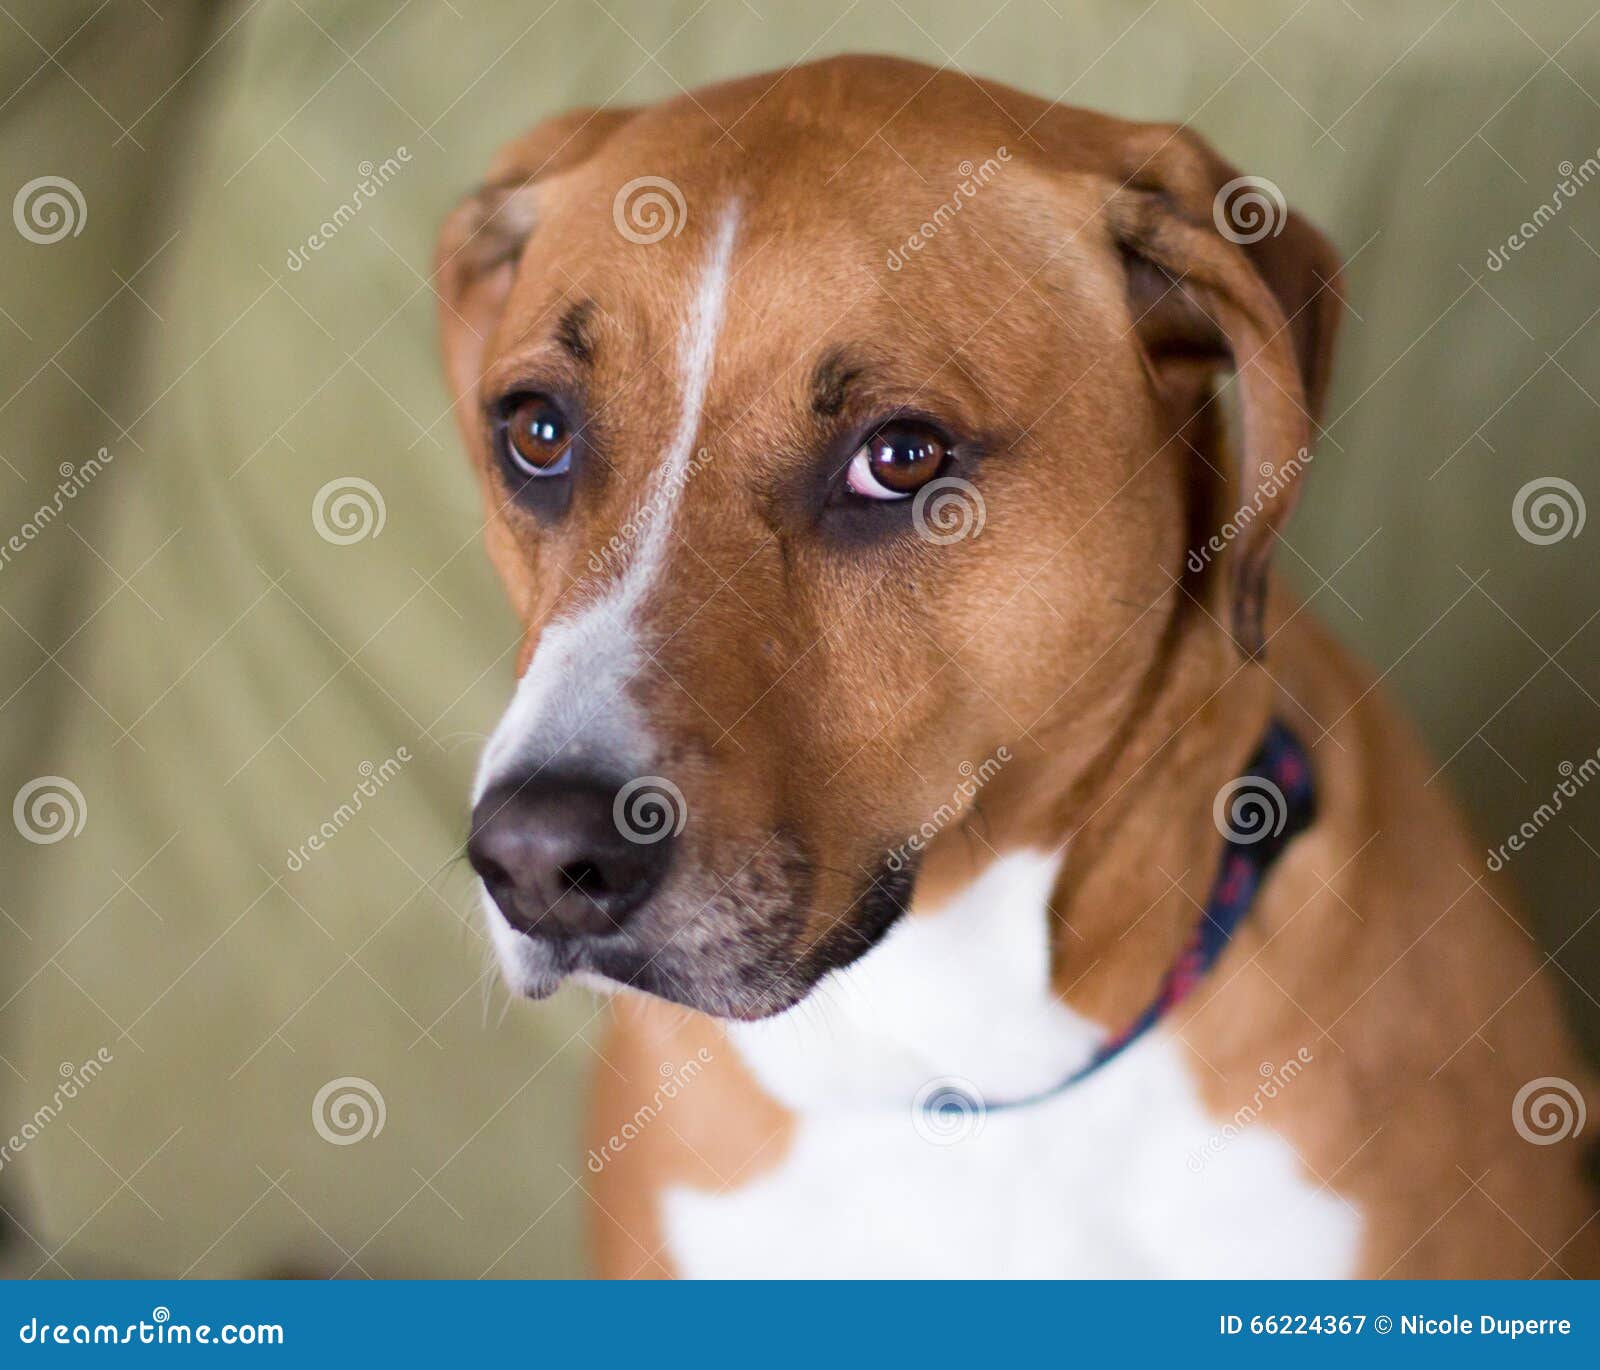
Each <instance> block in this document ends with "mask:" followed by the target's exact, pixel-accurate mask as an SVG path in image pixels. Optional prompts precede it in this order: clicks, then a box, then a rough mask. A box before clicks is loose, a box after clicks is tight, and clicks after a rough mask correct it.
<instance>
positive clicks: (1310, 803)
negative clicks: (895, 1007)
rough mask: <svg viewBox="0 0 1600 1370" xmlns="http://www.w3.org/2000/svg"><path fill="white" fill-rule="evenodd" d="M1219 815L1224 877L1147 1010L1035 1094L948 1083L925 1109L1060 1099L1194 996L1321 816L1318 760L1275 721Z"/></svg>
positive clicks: (1224, 793) (1218, 804) (1228, 789)
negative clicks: (992, 1095) (978, 1094)
mask: <svg viewBox="0 0 1600 1370" xmlns="http://www.w3.org/2000/svg"><path fill="white" fill-rule="evenodd" d="M1211 816H1212V819H1213V820H1214V821H1215V823H1216V825H1217V827H1218V828H1219V829H1220V830H1221V832H1222V837H1223V847H1222V860H1221V863H1220V865H1219V867H1218V869H1217V877H1216V879H1215V880H1214V881H1213V882H1212V885H1211V894H1210V897H1209V898H1208V899H1207V900H1206V906H1205V910H1204V912H1203V913H1202V915H1201V918H1200V921H1199V923H1198V925H1197V926H1196V927H1195V930H1194V932H1193V933H1192V934H1191V936H1190V938H1189V941H1188V944H1187V945H1186V946H1185V947H1184V949H1183V951H1182V952H1181V953H1179V955H1178V958H1177V959H1176V960H1175V961H1174V962H1173V963H1172V965H1170V966H1169V967H1168V968H1167V972H1166V974H1165V975H1164V976H1163V977H1162V979H1161V987H1160V989H1159V990H1158V991H1157V992H1156V996H1155V998H1154V999H1153V1000H1151V1002H1150V1004H1149V1005H1148V1007H1146V1008H1145V1010H1144V1012H1143V1013H1141V1014H1140V1015H1139V1016H1138V1017H1137V1018H1135V1019H1134V1020H1133V1021H1132V1022H1131V1023H1129V1024H1128V1025H1127V1026H1126V1027H1124V1028H1123V1029H1122V1030H1121V1031H1120V1032H1118V1033H1117V1034H1116V1036H1114V1037H1112V1038H1111V1039H1110V1040H1108V1041H1106V1042H1103V1043H1102V1044H1101V1045H1100V1046H1099V1047H1098V1048H1096V1050H1095V1053H1094V1055H1092V1056H1091V1057H1090V1058H1089V1059H1088V1060H1087V1061H1086V1062H1085V1063H1084V1064H1083V1065H1081V1066H1079V1067H1078V1069H1076V1070H1074V1071H1073V1072H1072V1073H1071V1074H1070V1075H1068V1076H1067V1077H1066V1078H1065V1079H1064V1080H1061V1081H1060V1082H1059V1083H1057V1084H1054V1085H1051V1086H1049V1087H1048V1088H1046V1089H1043V1090H1040V1091H1039V1092H1037V1093H1035V1094H1027V1095H1024V1096H1022V1097H1021V1098H1017V1099H1001V1100H998V1101H997V1100H991V1099H978V1100H974V1099H968V1098H966V1097H965V1096H964V1095H963V1094H960V1093H959V1092H957V1091H954V1090H952V1089H950V1088H949V1087H948V1086H946V1087H945V1088H944V1089H942V1090H940V1091H938V1092H936V1093H935V1094H933V1095H932V1096H931V1097H930V1098H929V1099H928V1101H927V1103H926V1104H925V1105H924V1111H925V1112H928V1113H934V1114H944V1113H947V1112H952V1111H955V1112H962V1113H969V1112H973V1111H979V1112H986V1113H994V1112H998V1111H1001V1110H1004V1109H1013V1108H1028V1107H1030V1106H1032V1105H1033V1104H1038V1103H1043V1102H1044V1101H1045V1100H1046V1099H1053V1098H1054V1097H1055V1096H1056V1095H1058V1094H1061V1093H1064V1092H1065V1091H1066V1090H1068V1089H1071V1088H1072V1086H1073V1085H1075V1084H1077V1083H1078V1082H1079V1081H1081V1080H1083V1079H1086V1078H1087V1077H1088V1076H1090V1075H1093V1074H1094V1072H1095V1071H1097V1070H1099V1069H1100V1068H1101V1067H1102V1066H1105V1065H1107V1064H1109V1063H1110V1062H1111V1061H1113V1060H1115V1059H1116V1058H1117V1057H1118V1056H1120V1055H1121V1054H1122V1053H1123V1052H1124V1051H1126V1050H1127V1049H1128V1048H1129V1047H1130V1046H1132V1045H1133V1043H1135V1042H1136V1041H1138V1040H1139V1038H1140V1037H1142V1036H1144V1034H1145V1033H1147V1032H1148V1031H1150V1029H1151V1028H1153V1027H1154V1026H1155V1025H1156V1024H1157V1023H1158V1022H1160V1021H1161V1019H1162V1018H1164V1017H1165V1016H1166V1015H1167V1014H1168V1013H1170V1012H1171V1011H1172V1010H1173V1009H1174V1008H1175V1007H1177V1005H1179V1004H1181V1003H1182V1002H1183V1001H1184V1000H1185V999H1186V998H1188V996H1189V994H1190V992H1191V991H1192V990H1193V989H1194V987H1195V986H1196V985H1198V984H1199V983H1200V981H1201V980H1202V979H1203V978H1204V977H1205V975H1206V972H1207V971H1209V970H1210V969H1211V967H1212V966H1214V965H1215V964H1216V963H1217V960H1218V958H1219V957H1220V956H1221V955H1222V953H1223V952H1224V951H1225V950H1226V949H1227V946H1228V943H1229V942H1231V941H1232V940H1233V934H1234V930H1235V929H1236V928H1237V927H1238V926H1239V924H1240V923H1242V922H1243V921H1244V919H1245V916H1246V915H1247V914H1248V913H1249V912H1250V909H1251V907H1252V906H1253V905H1254V903H1255V899H1256V893H1257V892H1258V891H1259V890H1260V888H1261V885H1262V882H1263V881H1264V880H1265V879H1266V877H1267V872H1268V871H1270V870H1271V869H1272V867H1273V865H1274V864H1275V863H1276V862H1277V860H1278V858H1279V857H1280V856H1281V855H1282V854H1283V852H1284V849H1285V848H1286V847H1287V846H1288V845H1289V843H1290V842H1292V841H1293V840H1294V839H1295V838H1296V837H1298V836H1299V835H1300V834H1301V833H1302V832H1303V831H1305V829H1306V828H1307V827H1309V826H1310V824H1311V822H1312V820H1313V819H1314V818H1315V817H1316V796H1315V793H1314V791H1313V788H1312V783H1311V762H1310V760H1309V758H1308V757H1307V756H1306V751H1305V748H1304V747H1303V746H1301V744H1300V740H1299V739H1298V738H1297V737H1295V735H1294V734H1293V733H1292V732H1290V731H1289V729H1288V728H1287V727H1286V726H1284V724H1282V723H1280V722H1278V721H1277V720H1274V721H1273V722H1272V723H1271V724H1270V725H1269V727H1268V728H1267V733H1266V736H1265V737H1264V738H1263V739H1262V741H1261V745H1260V747H1259V748H1257V750H1256V754H1255V756H1254V757H1253V758H1252V759H1251V761H1250V765H1249V766H1248V768H1246V770H1245V772H1244V774H1243V775H1240V776H1238V777H1237V778H1235V779H1233V780H1230V781H1229V782H1228V783H1227V784H1226V785H1224V786H1223V787H1222V788H1221V789H1220V790H1218V791H1217V797H1216V801H1215V803H1214V804H1213V805H1212V809H1211Z"/></svg>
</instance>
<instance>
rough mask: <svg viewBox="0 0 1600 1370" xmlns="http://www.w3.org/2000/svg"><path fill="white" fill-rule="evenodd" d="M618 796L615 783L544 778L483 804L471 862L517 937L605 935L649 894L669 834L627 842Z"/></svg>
mask: <svg viewBox="0 0 1600 1370" xmlns="http://www.w3.org/2000/svg"><path fill="white" fill-rule="evenodd" d="M616 797H617V786H615V785H608V784H605V783H603V782H601V781H598V780H594V779H590V778H588V777H572V776H559V775H551V776H547V775H543V774H541V775H537V776H535V777H533V778H532V779H528V780H522V781H511V782H507V783H502V784H499V785H496V786H494V787H493V788H492V789H490V790H489V791H488V792H487V793H485V794H484V796H483V798H482V799H480V800H479V801H478V803H477V807H476V808H474V809H473V811H472V836H471V837H470V838H469V839H468V841H467V857H468V859H469V860H470V861H471V862H472V868H473V870H475V871H477V873H478V876H479V878H480V879H481V880H482V881H483V883H484V886H485V888H487V889H488V891H489V894H490V896H491V897H492V898H493V899H494V902H495V903H496V904H497V905H499V908H500V912H501V913H503V914H504V915H505V917H506V921H507V922H508V923H510V924H511V926H512V927H514V928H516V929H517V931H518V932H525V933H528V934H529V935H531V936H538V937H548V938H552V939H566V938H575V937H596V936H600V935H602V934H604V933H608V932H613V931H615V930H616V929H617V928H619V927H620V926H621V925H622V922H623V920H624V919H625V918H626V917H627V916H628V915H629V914H630V913H631V912H632V911H633V910H634V909H636V908H638V907H639V905H640V904H642V903H644V901H645V900H646V899H648V898H649V897H650V895H651V893H652V892H653V891H654V890H655V888H656V886H657V885H658V884H659V883H660V881H661V877H662V875H663V874H664V873H665V871H666V868H667V857H668V848H669V847H670V846H671V841H672V839H671V835H670V834H668V833H663V834H662V835H661V836H660V837H659V838H658V840H656V841H653V842H640V841H633V840H630V839H629V837H628V836H627V835H626V834H625V833H624V832H623V831H622V830H621V829H620V828H619V827H618V825H617V822H616V818H615V817H614V813H613V805H614V804H615V802H616Z"/></svg>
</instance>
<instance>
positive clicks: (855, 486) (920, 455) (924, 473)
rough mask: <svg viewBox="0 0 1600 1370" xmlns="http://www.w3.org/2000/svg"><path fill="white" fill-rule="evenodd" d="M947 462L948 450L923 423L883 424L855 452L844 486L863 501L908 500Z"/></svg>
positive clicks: (942, 440)
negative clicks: (863, 497) (862, 498)
mask: <svg viewBox="0 0 1600 1370" xmlns="http://www.w3.org/2000/svg"><path fill="white" fill-rule="evenodd" d="M949 460H950V449H949V447H948V446H946V444H945V441H944V439H943V438H941V437H940V436H939V434H938V433H937V432H936V431H934V429H932V428H930V427H929V426H928V425H927V424H925V423H916V422H912V421H910V420H905V421H898V422H894V423H886V424H884V426H883V427H882V428H880V429H878V430H877V431H876V432H875V433H873V434H872V436H871V437H869V438H868V439H867V440H866V441H865V442H864V443H862V444H861V446H860V447H859V448H857V449H856V453H855V455H854V456H853V457H851V458H850V468H849V471H848V473H847V475H846V477H845V483H846V484H847V485H848V486H849V487H850V489H851V490H852V491H854V492H855V493H856V494H858V495H864V496H865V497H866V498H867V499H879V500H898V499H909V498H910V497H911V496H912V495H914V494H916V492H917V491H918V490H920V489H921V488H922V487H923V486H924V485H926V484H927V483H928V482H929V481H930V480H932V479H933V478H934V477H935V476H937V475H938V474H939V473H940V472H941V471H943V470H944V468H945V465H946V463H947V462H948V461H949Z"/></svg>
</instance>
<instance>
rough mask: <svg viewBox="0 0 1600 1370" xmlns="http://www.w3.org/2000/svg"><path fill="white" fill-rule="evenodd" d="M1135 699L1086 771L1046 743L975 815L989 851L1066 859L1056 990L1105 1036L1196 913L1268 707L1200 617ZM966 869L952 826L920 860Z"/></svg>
mask: <svg viewBox="0 0 1600 1370" xmlns="http://www.w3.org/2000/svg"><path fill="white" fill-rule="evenodd" d="M1172 662H1182V663H1184V665H1183V667H1182V669H1181V670H1176V669H1169V666H1168V663H1172ZM1224 685H1225V686H1226V688H1223V687H1224ZM1140 694H1141V696H1142V698H1140V699H1138V700H1137V702H1136V703H1135V706H1134V708H1133V709H1131V710H1130V711H1129V712H1128V713H1126V714H1125V715H1124V717H1123V723H1122V725H1121V727H1120V728H1119V729H1117V730H1116V731H1115V732H1114V733H1112V734H1111V735H1110V736H1109V737H1108V738H1107V739H1106V741H1105V743H1104V745H1103V746H1102V747H1101V749H1100V750H1099V752H1098V753H1097V754H1096V755H1094V756H1093V757H1092V758H1091V759H1090V760H1089V761H1088V762H1087V763H1084V762H1082V761H1081V760H1080V761H1076V763H1075V761H1074V758H1072V757H1071V756H1064V755H1049V754H1048V738H1046V739H1045V747H1044V748H1043V749H1042V752H1043V754H1041V755H1039V756H1037V757H1036V758H1034V759H1029V758H1028V757H1027V756H1025V755H1024V756H1021V757H1019V764H1017V765H1015V766H1013V767H1011V768H1009V769H1008V771H1007V773H1006V774H1005V776H1004V777H1003V783H999V782H997V783H996V784H994V785H993V786H992V787H991V789H992V790H993V793H992V794H991V793H988V792H986V794H985V796H984V803H983V810H982V826H983V835H984V838H985V842H986V845H987V847H988V848H989V851H990V852H992V853H996V854H1001V855H1003V854H1004V853H1006V852H1007V851H1015V850H1032V851H1040V850H1043V851H1060V852H1062V853H1063V854H1064V859H1063V861H1062V863H1061V866H1060V870H1059V874H1058V875H1057V877H1056V880H1055V884H1054V888H1053V889H1052V891H1051V894H1050V898H1049V919H1050V921H1049V924H1048V926H1049V927H1050V929H1051V935H1050V955H1051V983H1052V985H1053V987H1054V989H1055V991H1056V993H1057V994H1058V995H1059V996H1061V997H1062V999H1063V1000H1064V1001H1065V1002H1066V1003H1067V1004H1068V1005H1069V1006H1070V1007H1071V1008H1072V1009H1073V1010H1074V1011H1076V1012H1078V1013H1080V1014H1082V1015H1084V1016H1086V1017H1088V1018H1090V1019H1093V1020H1094V1021H1096V1022H1098V1023H1100V1024H1102V1025H1104V1026H1105V1027H1107V1028H1108V1029H1109V1030H1111V1031H1113V1032H1115V1031H1116V1030H1118V1029H1119V1028H1120V1027H1122V1026H1123V1025H1125V1024H1126V1023H1128V1022H1130V1021H1132V1020H1133V1018H1135V1017H1136V1016H1137V1015H1138V1014H1139V1013H1140V1012H1141V1011H1142V1010H1143V1009H1144V1008H1145V1007H1146V1005H1147V1004H1148V1003H1149V1002H1150V998H1151V995H1152V993H1153V992H1154V990H1155V988H1156V986H1157V985H1158V984H1159V983H1160V981H1161V978H1162V976H1163V975H1164V973H1165V972H1166V970H1167V968H1168V967H1169V966H1171V965H1172V963H1173V962H1174V960H1175V959H1176V958H1177V957H1178V956H1179V954H1180V953H1181V952H1182V950H1183V948H1184V947H1185V945H1186V944H1187V942H1188V941H1189V939H1190V937H1191V936H1192V935H1193V933H1194V930H1195V928H1196V926H1197V924H1198V923H1199V921H1200V919H1201V918H1202V917H1203V916H1204V910H1205V907H1206V900H1207V897H1208V895H1209V892H1210V890H1211V886H1212V882H1213V881H1214V880H1215V878H1216V875H1217V868H1218V862H1219V860H1220V857H1221V853H1222V847H1223V837H1222V833H1221V832H1220V831H1219V829H1218V827H1217V825H1216V823H1215V822H1214V821H1213V805H1214V802H1215V800H1216V796H1217V793H1218V791H1219V789H1220V788H1221V787H1222V786H1223V785H1225V784H1226V783H1227V782H1228V781H1229V780H1231V779H1233V778H1234V777H1236V776H1237V775H1239V774H1240V772H1241V770H1242V769H1243V768H1244V767H1245V766H1246V765H1247V763H1248V761H1249V759H1250V757H1251V755H1252V753H1253V752H1254V751H1255V749H1256V747H1257V746H1258V745H1259V744H1260V742H1261V739H1262V736H1263V734H1264V732H1265V730H1266V728H1267V725H1268V722H1269V720H1270V717H1271V710H1272V690H1271V685H1270V681H1269V680H1268V678H1267V676H1266V675H1265V673H1264V672H1263V671H1261V670H1260V669H1259V668H1257V667H1255V666H1252V665H1248V664H1241V662H1240V661H1239V659H1238V657H1237V656H1236V655H1235V654H1234V653H1233V649H1232V648H1231V644H1229V643H1227V642H1226V641H1225V639H1223V637H1222V635H1221V634H1219V633H1217V632H1216V628H1215V625H1214V624H1213V623H1210V622H1208V621H1206V620H1205V618H1204V616H1203V615H1198V614H1197V615H1193V616H1187V615H1185V616H1182V617H1180V619H1179V620H1178V621H1177V622H1175V623H1174V624H1173V625H1172V626H1171V629H1170V632H1169V641H1168V642H1167V643H1166V645H1165V646H1164V648H1163V650H1162V651H1161V652H1160V653H1159V654H1158V659H1157V660H1156V661H1155V662H1154V663H1153V664H1152V666H1151V667H1150V670H1149V671H1148V672H1147V676H1146V679H1145V681H1144V682H1143V683H1142V685H1141V687H1140ZM986 854H987V853H986ZM973 865H974V861H973V844H972V843H971V842H970V841H963V835H962V834H961V833H960V832H953V833H951V834H948V835H947V837H946V838H945V839H943V840H942V843H941V846H940V847H938V848H935V849H931V850H930V852H929V854H928V869H929V871H930V872H934V873H935V880H934V881H933V882H931V883H932V884H933V887H934V888H935V889H936V890H940V889H950V888H952V887H955V886H957V885H959V884H960V883H962V876H961V875H960V874H958V872H960V871H962V870H963V869H964V870H965V872H966V875H965V879H966V880H970V879H971V878H972V871H973Z"/></svg>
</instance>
